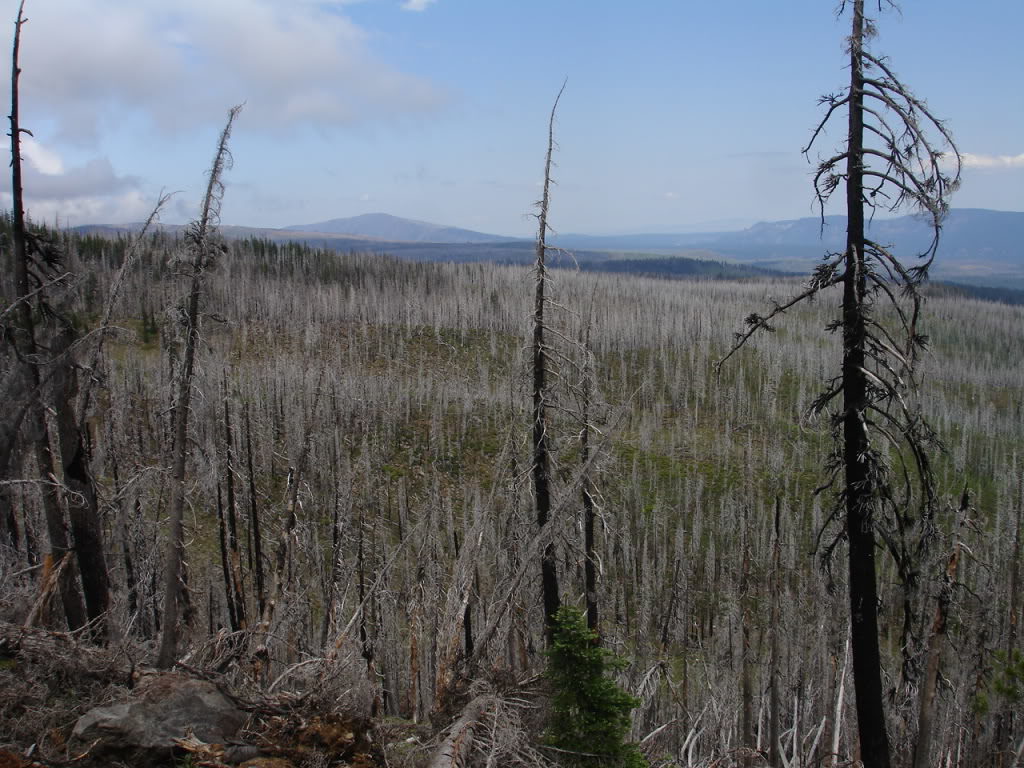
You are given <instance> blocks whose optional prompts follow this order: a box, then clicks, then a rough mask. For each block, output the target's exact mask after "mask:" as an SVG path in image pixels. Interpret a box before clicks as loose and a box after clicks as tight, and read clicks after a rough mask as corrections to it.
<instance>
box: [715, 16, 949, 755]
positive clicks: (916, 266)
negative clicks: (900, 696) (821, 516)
mask: <svg viewBox="0 0 1024 768" xmlns="http://www.w3.org/2000/svg"><path fill="white" fill-rule="evenodd" d="M848 5H849V6H850V8H851V10H852V17H853V18H852V31H851V34H850V38H849V50H848V52H849V56H850V84H849V86H847V87H846V88H844V89H843V90H842V91H841V92H839V93H837V94H831V95H827V96H825V97H823V98H822V99H821V103H822V104H823V105H824V106H825V108H826V112H825V116H824V117H823V118H822V120H821V122H820V123H819V124H818V126H817V128H816V129H815V131H814V132H813V134H812V137H811V141H810V142H809V144H808V146H807V147H806V148H805V150H804V152H805V153H807V152H809V151H810V149H811V147H812V146H813V145H814V143H815V141H816V140H817V139H818V137H819V136H820V135H821V134H822V132H823V131H824V130H825V128H826V126H827V125H829V124H830V123H831V122H832V120H833V118H834V117H836V116H837V115H841V114H842V112H843V110H845V111H846V116H847V126H846V141H845V144H844V145H843V146H841V147H840V148H839V150H838V151H836V152H835V153H834V154H832V155H830V156H829V157H827V158H825V159H822V160H821V161H820V162H819V163H818V166H817V170H816V172H815V175H814V189H815V196H816V200H817V202H818V204H819V205H820V207H821V210H822V216H824V207H825V204H826V203H827V202H828V201H829V200H830V199H831V197H832V195H833V193H834V192H835V191H836V190H838V189H840V188H842V189H843V190H844V191H845V193H846V207H847V240H846V248H845V250H844V251H843V252H842V253H835V254H830V255H829V256H827V257H826V260H825V262H824V263H823V264H821V265H820V266H819V267H818V268H817V269H816V270H815V273H814V275H813V277H812V278H811V280H810V282H809V284H808V285H807V288H806V290H805V291H803V292H802V293H800V294H799V295H797V296H795V297H793V298H791V299H789V300H788V301H786V302H785V303H782V304H779V303H776V304H774V305H773V306H772V308H771V310H770V311H769V312H768V314H767V315H766V316H761V315H758V314H752V315H750V316H749V317H748V318H747V320H746V323H747V329H746V331H745V332H743V333H740V334H738V335H737V342H736V345H735V346H734V347H733V350H732V351H730V352H729V354H728V355H727V356H726V359H727V358H728V357H729V356H731V355H732V354H733V352H735V350H736V349H738V348H739V347H741V346H743V344H744V343H745V342H746V341H747V340H748V339H749V338H750V337H751V336H752V335H753V334H754V333H756V332H757V331H759V330H769V331H770V330H772V326H771V322H772V321H773V320H774V318H776V317H777V316H778V315H781V314H783V313H784V312H785V311H786V310H787V309H789V308H790V307H792V306H794V305H795V304H797V303H799V302H801V301H803V300H804V299H809V298H811V297H814V296H816V295H818V294H819V293H821V292H823V291H825V290H826V289H828V288H831V287H833V286H842V302H841V307H840V314H839V317H838V318H837V319H836V320H835V321H834V322H833V323H832V324H831V325H830V326H829V330H831V331H839V332H840V333H841V338H842V342H841V344H842V365H841V370H840V372H839V374H838V375H837V376H835V377H834V378H833V379H831V380H830V381H829V382H827V385H826V388H825V391H824V392H823V393H822V394H821V395H820V396H819V397H818V398H817V400H816V401H815V402H814V404H813V406H812V410H814V411H815V412H819V413H820V412H825V411H827V410H829V409H830V408H831V407H832V406H833V404H834V403H840V402H841V405H840V406H839V407H838V408H836V409H835V410H834V411H833V412H832V417H831V423H832V427H833V432H834V435H835V439H836V442H835V446H836V447H835V451H834V453H833V455H832V456H831V457H830V458H829V459H828V461H827V462H826V469H827V472H828V480H827V482H826V483H825V487H826V488H831V487H833V486H835V487H838V489H839V493H838V496H837V502H838V503H837V506H836V508H835V509H834V512H833V515H832V518H831V520H832V521H842V522H843V523H844V525H843V526H842V528H841V531H840V533H839V534H837V536H836V538H835V539H834V540H833V541H832V543H831V544H830V545H829V546H827V547H826V548H825V554H826V557H828V556H830V555H831V553H832V552H833V550H834V549H835V547H836V546H838V544H839V542H840V540H841V539H843V538H845V540H846V541H847V542H848V546H849V556H848V566H849V569H848V573H849V598H850V606H849V607H850V618H851V628H850V632H851V649H852V658H853V678H854V690H855V698H856V708H857V724H858V731H859V736H860V749H861V759H862V760H863V762H864V765H865V766H866V767H867V768H888V766H889V764H890V748H889V738H888V734H887V730H886V721H885V709H884V706H883V692H882V675H881V672H882V660H881V653H880V650H879V642H878V585H877V581H876V564H875V550H876V547H877V543H878V538H879V537H881V539H882V541H883V543H885V545H886V547H887V548H888V549H889V551H890V552H891V553H892V554H893V555H894V556H895V557H896V559H897V564H898V566H899V569H900V573H901V575H903V576H911V577H912V576H913V575H914V572H913V569H912V568H908V566H909V565H910V563H909V558H912V557H913V555H914V552H913V551H912V548H907V547H906V546H904V545H903V544H902V543H901V541H903V533H905V532H906V530H907V528H908V527H909V526H911V525H913V524H914V519H915V518H914V515H915V514H916V516H917V517H916V520H917V521H918V524H919V525H920V527H921V530H922V531H925V532H926V531H927V528H928V527H929V526H930V525H931V519H932V517H933V505H934V497H935V490H934V484H933V480H932V471H931V466H930V462H929V447H930V446H931V445H932V444H934V435H933V434H932V432H931V430H930V429H929V427H928V425H927V424H926V423H925V422H924V420H923V418H922V417H921V415H920V412H919V411H918V410H917V409H916V408H915V407H914V406H913V404H912V402H911V401H910V398H909V395H910V394H912V393H913V391H914V390H915V388H916V384H917V382H916V377H915V364H916V362H917V359H918V355H919V354H920V352H921V350H922V349H923V348H924V346H925V343H926V339H925V337H924V336H922V335H921V333H920V331H919V328H918V321H919V315H920V309H921V295H920V286H921V285H922V283H923V282H924V281H925V280H926V279H927V276H928V270H929V267H930V266H931V264H932V261H933V259H934V258H935V253H936V250H937V248H938V243H939V234H940V231H941V226H942V220H943V217H944V215H945V213H946V211H947V210H948V198H949V195H950V194H951V193H952V192H953V191H954V190H955V189H956V187H957V185H958V182H959V176H960V159H959V154H958V153H957V151H956V147H955V145H954V143H953V140H952V138H951V136H950V134H949V132H948V131H947V129H946V128H945V126H944V125H943V124H942V123H941V122H940V121H939V120H938V119H936V118H935V117H934V116H933V114H932V113H931V112H930V111H929V109H928V107H927V105H926V104H925V103H924V102H923V101H921V100H920V99H918V98H917V97H915V96H914V95H913V94H912V93H911V92H910V91H909V90H908V89H907V87H906V86H905V85H903V83H901V82H900V81H899V79H898V78H897V77H896V75H895V74H894V73H893V70H892V68H891V66H890V64H889V62H888V61H887V60H886V59H885V58H882V57H878V56H875V55H874V54H872V53H870V52H869V51H868V49H867V48H866V43H867V41H868V40H870V38H871V37H872V36H873V35H874V32H875V27H874V24H873V22H872V21H871V20H869V19H867V18H866V17H865V15H864V0H849V2H845V1H844V2H843V3H842V4H841V5H840V12H841V13H842V12H843V11H845V10H846V8H847V6H848ZM904 206H909V207H912V208H914V209H916V210H917V211H919V212H920V213H921V214H922V215H923V216H925V217H926V218H927V219H928V221H929V223H930V224H931V228H932V238H931V241H930V243H929V244H928V246H927V247H926V248H925V249H924V250H923V251H922V252H921V253H919V254H918V255H917V259H916V263H912V264H910V263H908V262H907V261H904V260H901V259H900V258H897V257H896V256H895V255H894V254H893V253H892V252H891V251H890V250H889V247H888V246H886V245H885V244H882V243H878V242H876V241H874V240H872V239H871V238H870V237H869V236H868V233H867V224H868V222H869V220H870V217H871V216H872V215H873V214H874V212H875V211H876V210H878V209H880V208H881V209H886V210H889V211H896V210H898V209H900V208H902V207H904ZM822 221H823V223H824V219H822ZM879 301H881V302H884V303H885V304H887V305H888V306H889V307H890V308H891V310H892V314H893V315H894V316H895V318H896V320H895V323H885V322H884V321H883V319H882V318H881V314H880V313H878V312H876V309H875V304H876V302H879ZM722 362H724V360H723V361H722ZM719 365H721V363H719ZM899 473H901V475H902V476H900V477H899V483H897V482H896V480H895V478H894V475H897V476H898V474H899ZM901 487H902V490H901V489H900V488H901ZM901 559H902V561H903V562H900V561H901ZM904 588H905V589H911V588H913V585H912V584H908V583H906V582H905V583H904Z"/></svg>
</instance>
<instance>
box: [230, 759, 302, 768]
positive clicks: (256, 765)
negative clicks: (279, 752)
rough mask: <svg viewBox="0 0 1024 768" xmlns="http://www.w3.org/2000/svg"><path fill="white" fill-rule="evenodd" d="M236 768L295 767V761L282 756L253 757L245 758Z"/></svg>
mask: <svg viewBox="0 0 1024 768" xmlns="http://www.w3.org/2000/svg"><path fill="white" fill-rule="evenodd" d="M238 768H295V763H293V762H292V761H291V760H285V759H284V758H283V757H254V758H253V759H252V760H246V761H245V762H244V763H242V764H241V765H239V766H238Z"/></svg>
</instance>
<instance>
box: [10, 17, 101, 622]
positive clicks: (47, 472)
mask: <svg viewBox="0 0 1024 768" xmlns="http://www.w3.org/2000/svg"><path fill="white" fill-rule="evenodd" d="M24 6H25V3H24V0H23V1H22V2H21V3H20V4H19V5H18V18H17V21H16V22H15V26H14V44H13V46H12V56H11V59H12V61H11V115H10V121H11V196H12V207H13V209H14V210H13V227H12V240H13V246H14V280H15V290H16V291H17V297H18V298H17V303H18V310H17V312H16V317H17V322H18V327H16V328H12V329H11V334H10V337H11V339H12V343H13V345H14V350H15V354H16V355H17V357H18V358H19V363H20V364H21V365H23V366H25V371H26V374H27V384H28V387H27V391H26V392H25V398H26V400H27V402H28V403H30V404H29V406H28V409H29V411H28V414H27V415H28V424H29V429H30V430H31V435H32V436H31V442H32V450H33V453H34V454H35V458H36V463H37V464H38V470H39V477H40V480H41V489H42V493H41V495H42V503H43V512H44V515H45V517H46V529H47V533H48V534H49V539H50V554H51V555H52V559H53V562H55V563H62V562H63V561H64V556H65V555H66V554H67V553H68V552H70V551H71V548H70V544H69V541H68V531H67V524H66V521H65V517H64V509H63V506H62V504H61V500H60V485H59V483H58V481H57V477H56V474H55V472H56V465H55V462H54V457H53V451H52V449H51V445H52V442H51V433H50V425H49V422H48V419H47V417H46V406H45V403H44V401H43V376H42V374H41V372H40V366H41V364H42V361H41V360H40V349H39V347H38V344H37V341H36V329H35V319H34V317H33V314H32V306H31V303H30V300H29V296H30V294H31V286H30V284H29V252H28V240H27V233H26V227H25V203H24V196H23V191H22V189H23V188H22V174H21V134H22V132H23V131H25V129H24V128H22V127H21V124H20V122H19V112H18V78H19V76H20V75H21V69H20V68H19V66H18V53H19V48H20V45H21V28H22V26H24V24H25V23H26V21H27V19H25V18H24V15H23V10H24ZM60 594H61V602H62V603H63V606H64V615H65V618H66V620H67V624H68V628H69V629H72V630H75V629H78V628H80V627H82V626H84V625H85V622H86V614H85V608H84V606H83V605H82V596H81V593H80V591H79V589H78V580H77V578H76V573H75V569H74V568H73V567H72V566H71V565H70V564H67V566H66V567H64V568H63V569H62V570H61V572H60Z"/></svg>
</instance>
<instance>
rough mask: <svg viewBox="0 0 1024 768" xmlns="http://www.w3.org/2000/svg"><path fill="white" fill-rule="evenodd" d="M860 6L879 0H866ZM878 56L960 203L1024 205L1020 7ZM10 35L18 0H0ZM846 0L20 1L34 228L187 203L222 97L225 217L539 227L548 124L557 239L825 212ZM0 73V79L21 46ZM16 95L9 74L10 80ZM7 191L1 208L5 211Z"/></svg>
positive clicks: (200, 175)
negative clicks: (827, 103)
mask: <svg viewBox="0 0 1024 768" xmlns="http://www.w3.org/2000/svg"><path fill="white" fill-rule="evenodd" d="M869 5H870V6H871V7H872V9H873V10H874V11H877V6H876V5H875V3H874V2H873V1H872V2H869ZM900 5H901V7H900V10H899V11H892V10H889V9H886V10H884V11H883V12H882V13H880V14H879V13H877V12H876V13H874V14H873V15H875V16H877V24H878V28H879V35H878V37H877V38H876V39H875V40H874V41H873V43H872V50H873V51H874V52H876V53H880V54H885V55H887V56H888V57H889V58H890V63H891V65H892V66H893V68H894V69H895V71H896V72H897V74H898V75H899V76H900V77H901V79H902V80H903V81H904V82H905V83H906V84H907V85H909V86H910V87H911V88H912V89H913V90H914V91H915V93H916V94H917V95H918V96H920V97H923V98H924V99H925V100H926V101H927V103H928V105H929V107H930V108H931V110H932V111H933V112H934V113H935V114H936V115H937V116H939V117H941V118H943V119H944V120H945V121H946V123H947V125H948V127H949V128H950V130H951V131H952V133H953V135H954V137H955V139H956V141H957V144H958V147H959V149H960V151H961V153H963V155H964V157H965V168H964V172H963V182H962V186H961V189H960V191H959V192H958V193H957V194H956V195H955V196H954V198H953V201H952V203H953V205H954V207H961V208H966V207H972V208H994V209H998V210H1024V87H1022V86H1021V80H1022V75H1024V45H1022V44H1021V42H1020V41H1021V35H1022V31H1024V2H1021V1H1020V0H974V2H971V3H964V2H963V0H903V2H902V3H901V4H900ZM0 8H2V9H3V10H5V11H6V17H7V18H8V19H9V20H10V23H9V24H8V25H7V26H8V31H7V38H6V40H5V41H3V43H2V44H6V45H7V46H8V50H9V45H10V41H11V39H12V36H13V30H14V23H13V21H14V18H15V16H16V14H17V3H16V2H14V0H6V1H5V2H4V3H3V4H0ZM836 9H837V3H836V2H835V1H834V0H777V1H776V2H766V0H732V2H722V3H719V2H696V1H695V0H632V1H631V2H623V1H622V0H26V8H25V15H26V17H27V18H28V23H27V24H25V25H24V27H23V29H22V44H21V66H22V70H23V72H22V76H21V123H22V126H23V127H24V128H28V129H29V130H31V131H32V134H33V135H32V136H31V137H28V136H27V137H26V138H25V142H24V144H23V151H22V155H23V157H24V158H25V160H26V169H25V194H26V201H27V208H28V210H29V214H30V216H32V218H34V219H37V220H41V221H46V222H49V223H53V222H57V223H59V224H60V225H61V226H65V225H68V226H77V225H81V224H88V223H94V224H95V223H108V224H113V223H124V222H130V221H139V220H142V219H144V218H145V217H146V215H147V214H148V212H149V210H150V209H151V208H152V206H153V204H154V203H155V201H156V199H157V197H158V195H159V194H160V193H161V191H166V192H173V193H174V195H173V197H172V199H171V202H170V203H169V205H168V206H167V208H166V209H165V210H164V212H163V214H162V220H163V221H164V222H167V223H182V222H185V221H187V220H189V219H190V218H191V217H193V216H194V215H195V213H196V211H197V209H198V205H199V202H200V197H201V195H202V193H203V190H204V188H205V174H206V171H207V169H208V167H209V165H210V163H211V161H212V159H213V152H214V148H215V143H216V140H217V136H218V133H219V131H220V129H221V128H222V126H223V123H224V120H225V118H226V116H227V112H228V109H229V108H230V107H231V106H233V105H235V104H240V103H242V104H244V108H243V110H242V112H241V114H240V115H239V117H238V120H237V122H236V124H235V129H234V133H233V136H232V139H231V149H232V153H233V156H234V166H233V168H232V169H231V170H229V171H228V172H227V174H226V175H225V178H224V181H225V183H226V187H227V188H226V194H225V197H224V201H223V209H222V221H223V223H225V224H236V225H244V226H255V227H282V226H287V225H295V224H308V223H312V222H318V221H323V220H327V219H332V218H340V217H348V216H355V215H358V214H362V213H371V212H384V213H390V214H393V215H396V216H403V217H408V218H413V219H420V220H424V221H430V222H434V223H438V224H444V225H449V226H457V227H463V228H467V229H474V230H478V231H483V232H489V233H495V234H502V235H515V236H524V235H525V236H529V235H530V234H531V233H533V232H534V229H535V222H534V219H533V218H532V216H531V214H532V213H533V212H534V210H535V209H534V203H535V201H536V200H537V199H538V197H539V195H540V182H541V179H542V173H543V163H544V152H545V149H546V141H547V119H548V114H549V112H550V109H551V106H552V103H553V101H554V98H555V96H556V94H557V93H558V90H559V88H560V87H561V85H562V82H563V80H564V81H565V82H566V87H565V92H564V94H563V96H562V99H561V102H560V104H559V107H558V113H557V117H556V121H555V134H556V141H557V151H556V154H555V163H556V167H555V169H554V179H555V181H556V186H555V188H554V190H553V193H552V194H553V197H552V203H551V211H550V221H551V224H552V226H553V227H554V229H555V230H556V231H559V232H563V233H570V232H577V233H579V232H582V233H590V234H613V233H615V234H619V233H633V232H683V231H695V230H700V229H731V228H739V227H742V226H746V225H748V224H751V223H754V222H756V221H770V220H778V219H791V218H799V217H802V216H809V215H814V212H815V210H814V207H813V194H812V189H811V183H810V174H811V172H812V171H813V168H814V162H815V161H816V160H817V159H818V158H819V157H820V156H823V155H826V154H829V153H830V152H831V150H833V149H834V148H835V147H836V146H837V142H838V140H839V138H840V132H837V131H833V132H832V133H830V134H827V135H825V136H823V137H821V139H820V140H819V143H818V144H817V145H816V146H815V147H814V148H813V149H812V150H811V152H810V153H809V156H807V157H805V156H804V155H803V154H802V153H801V150H802V149H803V147H804V145H805V144H806V142H807V141H808V139H809V138H810V136H811V132H812V130H813V128H814V127H815V125H816V124H817V122H818V120H819V119H820V116H821V114H822V113H821V108H820V107H819V106H818V103H817V100H818V97H819V96H821V95H823V94H826V93H832V92H836V91H838V90H839V89H840V88H842V87H843V85H844V81H846V80H847V79H848V71H847V69H846V61H845V56H844V38H845V36H846V34H848V24H849V16H848V15H845V16H843V17H840V18H837V16H836ZM2 58H3V60H4V66H5V67H6V68H5V69H0V77H2V78H4V81H5V82H9V77H10V63H9V56H6V55H5V56H3V57H2ZM4 90H5V91H6V90H7V89H6V88H5V89H4ZM9 190H10V182H9V180H7V181H6V182H4V183H3V184H2V185H0V205H6V206H8V207H9V206H10V193H9Z"/></svg>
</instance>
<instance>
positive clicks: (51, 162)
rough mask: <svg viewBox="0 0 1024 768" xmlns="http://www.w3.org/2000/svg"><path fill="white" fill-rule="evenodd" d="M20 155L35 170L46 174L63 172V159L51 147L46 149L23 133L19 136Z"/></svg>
mask: <svg viewBox="0 0 1024 768" xmlns="http://www.w3.org/2000/svg"><path fill="white" fill-rule="evenodd" d="M21 156H22V158H23V159H24V160H26V161H27V162H28V163H30V164H31V165H32V166H33V167H34V168H35V169H36V170H37V171H39V172H40V173H46V174H50V175H53V174H58V173H64V161H63V160H61V158H60V155H58V154H57V153H56V152H54V151H53V150H52V149H48V148H47V147H44V146H43V145H42V144H40V143H39V142H38V141H36V140H35V139H34V138H33V137H32V136H29V135H28V134H23V135H22V137H21Z"/></svg>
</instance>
